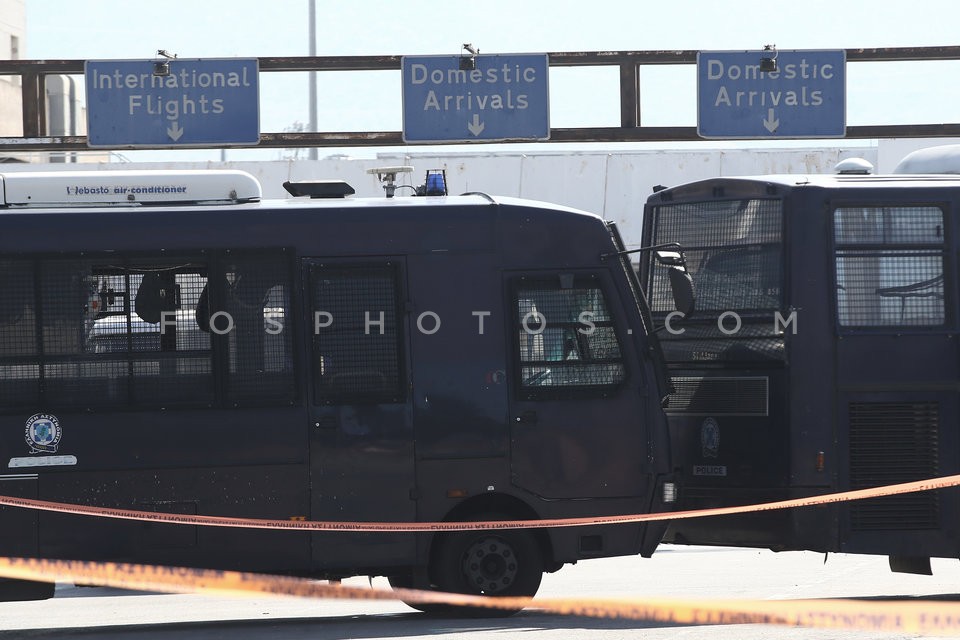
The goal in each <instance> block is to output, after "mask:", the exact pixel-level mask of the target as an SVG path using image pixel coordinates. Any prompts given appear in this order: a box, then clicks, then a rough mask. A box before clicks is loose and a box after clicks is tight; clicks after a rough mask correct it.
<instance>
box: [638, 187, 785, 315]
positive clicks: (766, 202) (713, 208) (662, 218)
mask: <svg viewBox="0 0 960 640" xmlns="http://www.w3.org/2000/svg"><path fill="white" fill-rule="evenodd" d="M781 210H782V207H781V202H780V201H779V200H775V199H742V200H727V201H719V202H696V203H691V204H665V205H661V206H657V207H654V208H653V209H652V215H653V220H652V221H651V227H650V228H651V229H652V234H653V235H652V237H651V238H650V240H649V242H650V243H651V244H656V245H658V244H664V243H670V242H676V243H679V244H680V246H681V247H683V250H684V253H685V255H686V260H687V270H688V271H689V273H690V275H691V277H692V278H693V282H694V287H695V289H696V292H697V310H698V313H699V312H724V311H738V312H739V311H746V312H750V311H758V312H763V311H770V310H775V309H779V308H780V302H781V291H782V286H781V280H782V268H781V252H782V250H781V231H780V228H781ZM649 273H650V281H649V282H648V287H649V288H648V291H649V292H650V304H651V307H652V309H653V311H654V312H660V313H669V312H670V311H672V310H673V299H672V298H671V295H670V283H669V281H668V278H667V277H666V276H667V274H666V272H665V271H664V270H663V269H656V268H651V269H650V271H649Z"/></svg>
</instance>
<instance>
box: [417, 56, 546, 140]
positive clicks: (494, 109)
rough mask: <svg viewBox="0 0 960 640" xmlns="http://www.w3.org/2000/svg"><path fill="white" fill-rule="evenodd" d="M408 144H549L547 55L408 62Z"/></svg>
mask: <svg viewBox="0 0 960 640" xmlns="http://www.w3.org/2000/svg"><path fill="white" fill-rule="evenodd" d="M402 70H403V139H404V141H405V142H476V141H493V140H546V139H548V138H549V137H550V101H549V92H548V89H547V80H548V76H549V63H548V61H547V55H546V54H512V55H476V56H416V57H410V56H405V57H404V58H403V62H402Z"/></svg>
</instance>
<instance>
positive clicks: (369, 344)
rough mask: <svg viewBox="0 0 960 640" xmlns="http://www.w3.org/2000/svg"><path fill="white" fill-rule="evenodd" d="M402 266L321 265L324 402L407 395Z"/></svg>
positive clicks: (317, 290) (316, 325) (317, 363)
mask: <svg viewBox="0 0 960 640" xmlns="http://www.w3.org/2000/svg"><path fill="white" fill-rule="evenodd" d="M397 276H398V273H397V268H396V265H393V264H382V265H330V266H325V265H315V266H314V267H313V272H312V274H311V289H312V298H313V299H312V306H313V317H312V321H313V361H314V362H313V367H314V380H315V389H314V390H315V395H316V399H317V401H318V402H321V403H328V404H339V403H389V402H402V401H403V400H404V397H405V394H404V384H403V376H402V375H401V371H402V368H401V359H400V358H401V352H400V337H401V335H402V334H401V328H400V326H399V322H400V314H399V310H398V291H397Z"/></svg>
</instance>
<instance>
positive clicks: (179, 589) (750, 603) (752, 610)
mask: <svg viewBox="0 0 960 640" xmlns="http://www.w3.org/2000/svg"><path fill="white" fill-rule="evenodd" d="M0 576H2V577H6V578H13V579H20V580H35V581H41V582H56V581H61V582H74V583H82V584H98V585H103V586H108V587H116V588H121V589H135V590H144V591H160V592H167V593H205V594H212V595H227V596H249V595H252V594H257V595H274V596H294V597H302V598H337V599H351V600H398V599H402V600H404V601H405V602H417V603H424V604H425V603H431V604H445V605H455V606H470V607H485V608H493V609H507V610H516V609H520V608H524V607H526V606H531V607H532V608H535V609H538V610H541V611H544V612H547V613H553V614H559V615H574V616H585V617H592V618H617V619H625V620H649V621H656V622H662V623H673V624H773V625H787V626H798V627H800V626H802V627H816V628H829V629H841V628H842V629H852V630H859V631H873V632H880V631H883V632H900V633H909V634H923V635H933V634H937V635H944V634H949V635H960V604H958V603H945V602H889V601H888V602H877V601H864V600H687V599H666V598H655V599H646V598H644V599H610V600H592V599H587V600H584V599H580V598H577V599H571V598H543V599H536V600H531V599H529V598H489V597H483V596H470V595H461V594H452V593H439V592H433V591H418V590H414V589H396V590H390V591H385V590H381V589H367V588H359V587H345V586H341V585H334V584H324V583H319V582H316V581H313V580H308V579H303V578H292V577H287V576H271V575H261V574H253V573H242V572H236V571H213V570H209V569H186V568H177V567H158V566H151V565H136V564H123V563H113V562H105V563H98V562H77V561H65V560H36V559H23V558H4V557H0Z"/></svg>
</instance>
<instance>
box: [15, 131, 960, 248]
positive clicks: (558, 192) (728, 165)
mask: <svg viewBox="0 0 960 640" xmlns="http://www.w3.org/2000/svg"><path fill="white" fill-rule="evenodd" d="M957 142H960V141H958V140H955V139H942V140H881V141H880V142H879V144H878V145H877V146H862V147H844V148H839V147H838V148H829V147H825V148H788V149H772V148H768V149H730V150H716V149H714V150H703V151H676V150H671V151H668V150H664V151H637V152H618V153H605V152H601V151H589V152H588V151H584V152H571V153H562V152H549V151H545V152H539V153H490V152H476V153H469V154H467V153H463V154H450V153H440V154H428V153H395V154H394V153H385V154H380V155H379V156H378V157H376V158H364V159H359V158H349V157H343V156H333V157H329V158H324V159H321V160H286V161H268V162H225V163H219V162H205V163H196V162H192V163H191V162H186V163H173V162H165V163H122V164H118V163H106V162H104V163H98V164H84V165H83V166H82V169H85V170H90V169H101V170H116V169H177V168H179V169H214V168H233V169H241V170H243V171H247V172H249V173H251V174H253V175H254V176H256V177H257V179H259V180H260V183H261V184H262V185H263V192H264V197H266V198H285V197H287V193H286V191H284V189H283V186H282V185H283V182H284V181H287V180H292V181H298V180H318V179H341V180H345V181H347V182H348V183H350V184H351V185H352V186H353V187H354V189H356V191H357V196H356V197H370V196H382V195H383V189H382V187H381V185H380V183H379V182H378V180H377V177H376V176H375V175H371V174H368V173H367V170H368V169H373V168H377V167H385V166H397V165H407V166H412V167H413V168H414V170H413V172H412V173H404V174H400V179H399V180H398V183H399V184H402V185H409V186H416V185H419V184H423V182H424V179H425V174H426V171H427V169H445V170H446V173H447V183H448V186H449V190H450V193H452V194H457V193H464V192H468V191H483V192H485V193H489V194H491V195H503V196H517V197H523V198H530V199H534V200H544V201H547V202H555V203H558V204H563V205H567V206H571V207H575V208H578V209H584V210H586V211H592V212H595V213H598V214H600V215H602V216H604V217H605V218H606V219H608V220H614V221H616V222H617V224H618V225H619V226H620V229H621V233H622V234H623V236H624V240H625V241H626V242H627V244H628V246H631V247H635V246H638V244H639V242H640V234H641V230H642V229H641V223H642V215H643V204H644V202H645V201H646V199H647V197H648V196H649V195H650V193H652V190H653V187H654V185H666V186H672V185H676V184H680V183H683V182H689V181H691V180H698V179H702V178H710V177H716V176H743V175H762V174H770V173H795V174H814V173H830V172H832V170H833V167H834V165H836V164H837V162H839V161H840V160H843V159H846V158H850V157H859V158H865V159H866V160H868V161H870V162H871V163H873V165H874V166H875V167H876V169H877V173H889V172H891V171H892V170H893V168H894V167H895V166H896V164H897V163H898V162H899V161H900V159H901V158H902V157H903V156H904V155H906V154H907V153H909V152H910V151H913V150H915V149H918V148H923V147H931V146H937V145H940V144H952V143H957ZM41 168H42V169H53V170H71V169H72V170H77V169H80V168H81V167H78V166H77V165H70V164H66V165H64V164H45V165H37V164H31V165H26V166H25V165H3V166H2V167H0V172H3V171H18V170H26V171H36V170H38V169H41ZM411 193H412V190H411V189H407V188H401V189H399V190H398V191H397V196H398V197H406V196H407V195H408V194H411Z"/></svg>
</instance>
